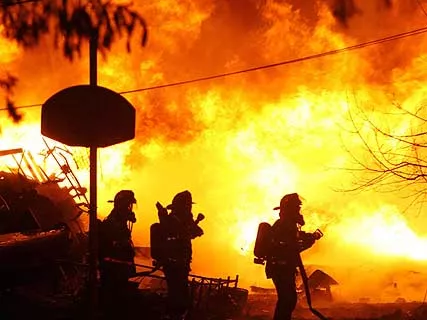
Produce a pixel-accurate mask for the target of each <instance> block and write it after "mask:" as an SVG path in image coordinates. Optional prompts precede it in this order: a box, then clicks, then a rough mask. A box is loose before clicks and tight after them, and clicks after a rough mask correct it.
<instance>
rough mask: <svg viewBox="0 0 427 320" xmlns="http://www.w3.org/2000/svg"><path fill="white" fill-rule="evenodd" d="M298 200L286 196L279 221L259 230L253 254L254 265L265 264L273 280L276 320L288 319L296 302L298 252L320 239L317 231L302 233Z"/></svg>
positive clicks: (298, 198) (283, 199)
mask: <svg viewBox="0 0 427 320" xmlns="http://www.w3.org/2000/svg"><path fill="white" fill-rule="evenodd" d="M301 204H302V202H301V200H300V197H299V196H298V194H296V193H292V194H287V195H285V196H284V197H283V198H282V199H281V201H280V206H279V207H275V208H274V210H280V212H279V219H278V220H277V221H276V222H275V223H274V224H273V226H271V227H270V225H269V224H268V223H265V222H263V223H261V224H260V225H259V227H258V234H257V239H256V242H255V248H254V254H255V257H256V258H255V259H254V262H255V263H259V264H264V261H266V267H265V272H266V276H267V278H268V279H272V280H273V283H274V286H275V288H276V292H277V303H276V308H275V312H274V319H275V320H279V319H280V320H290V319H291V317H292V312H293V310H294V309H295V306H296V303H297V293H296V284H295V276H296V268H297V267H298V266H299V259H300V256H299V253H300V252H301V251H303V250H306V249H308V248H310V247H311V246H312V245H313V244H314V242H315V241H316V240H317V239H319V238H320V237H321V236H322V233H321V231H320V230H316V232H314V233H306V232H304V231H302V230H301V227H302V226H303V225H304V224H305V222H304V217H303V216H302V214H301V213H300V208H301Z"/></svg>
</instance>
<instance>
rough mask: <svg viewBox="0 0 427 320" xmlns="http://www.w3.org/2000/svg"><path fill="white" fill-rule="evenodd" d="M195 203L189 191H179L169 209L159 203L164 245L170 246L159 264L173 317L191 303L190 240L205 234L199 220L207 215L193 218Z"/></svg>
mask: <svg viewBox="0 0 427 320" xmlns="http://www.w3.org/2000/svg"><path fill="white" fill-rule="evenodd" d="M193 204H194V202H193V200H192V195H191V193H190V191H188V190H185V191H182V192H179V193H177V194H176V195H175V197H174V198H173V200H172V203H171V204H170V205H168V206H167V207H166V208H163V207H162V206H161V205H160V204H159V203H157V209H158V214H159V220H160V225H162V230H163V235H164V238H165V239H164V241H165V244H164V248H167V250H165V252H164V254H163V255H164V256H163V257H161V259H160V260H161V261H159V263H160V264H161V266H162V268H163V272H164V274H165V278H166V283H167V287H168V313H169V317H170V318H171V319H184V318H185V316H186V314H187V313H188V311H189V309H190V306H191V299H190V292H189V287H188V275H189V272H190V264H191V260H192V244H191V241H192V240H193V239H194V238H196V237H200V236H202V235H203V230H202V229H201V228H200V227H199V226H198V222H199V221H201V220H203V218H204V216H203V215H202V214H199V215H198V217H197V219H196V220H194V219H193V213H192V206H193ZM167 210H170V212H169V213H168V211H167Z"/></svg>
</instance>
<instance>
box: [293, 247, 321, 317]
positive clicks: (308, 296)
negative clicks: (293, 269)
mask: <svg viewBox="0 0 427 320" xmlns="http://www.w3.org/2000/svg"><path fill="white" fill-rule="evenodd" d="M297 259H298V261H297V262H298V268H299V271H300V273H301V278H302V283H303V285H304V291H305V298H306V300H307V304H308V307H309V309H310V311H311V313H313V314H314V315H315V316H316V317H318V318H319V319H321V320H328V318H326V317H325V316H324V315H323V314H321V313H320V312H319V311H317V310H316V309H314V308H313V306H312V304H311V294H310V287H309V286H308V277H307V272H305V268H304V264H303V263H302V259H301V254H300V253H298V255H297Z"/></svg>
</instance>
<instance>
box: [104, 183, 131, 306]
mask: <svg viewBox="0 0 427 320" xmlns="http://www.w3.org/2000/svg"><path fill="white" fill-rule="evenodd" d="M109 202H113V203H114V207H113V209H112V210H111V212H110V214H109V215H108V216H107V217H106V218H105V219H104V220H103V221H102V222H100V223H99V230H98V232H99V238H98V239H99V242H98V244H99V245H98V248H99V249H98V250H99V273H100V282H101V291H102V293H103V297H104V298H106V299H107V301H106V303H107V304H108V303H109V302H108V301H110V300H111V299H114V300H115V302H117V300H118V299H117V298H120V297H124V296H125V295H126V293H127V291H128V289H129V282H128V279H129V278H130V277H132V276H133V275H134V274H135V264H134V257H135V251H134V246H133V242H132V226H133V224H134V223H135V222H136V217H135V213H134V212H133V205H134V204H136V199H135V195H134V192H133V191H131V190H121V191H119V192H118V193H117V194H116V195H115V197H114V200H110V201H109Z"/></svg>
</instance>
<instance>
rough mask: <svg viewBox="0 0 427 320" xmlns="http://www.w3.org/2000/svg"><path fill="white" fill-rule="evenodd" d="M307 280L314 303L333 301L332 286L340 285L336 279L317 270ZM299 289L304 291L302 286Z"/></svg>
mask: <svg viewBox="0 0 427 320" xmlns="http://www.w3.org/2000/svg"><path fill="white" fill-rule="evenodd" d="M307 280H308V286H309V288H310V293H311V297H312V299H313V301H315V302H321V303H322V302H332V301H333V297H332V292H331V286H334V285H337V284H338V282H337V281H336V280H335V279H333V278H332V277H331V276H330V275H328V274H326V273H325V272H323V271H322V270H319V269H317V270H315V271H314V272H313V273H312V274H311V275H310V276H309V277H308V279H307ZM299 289H303V285H302V284H301V286H300V287H299Z"/></svg>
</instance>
